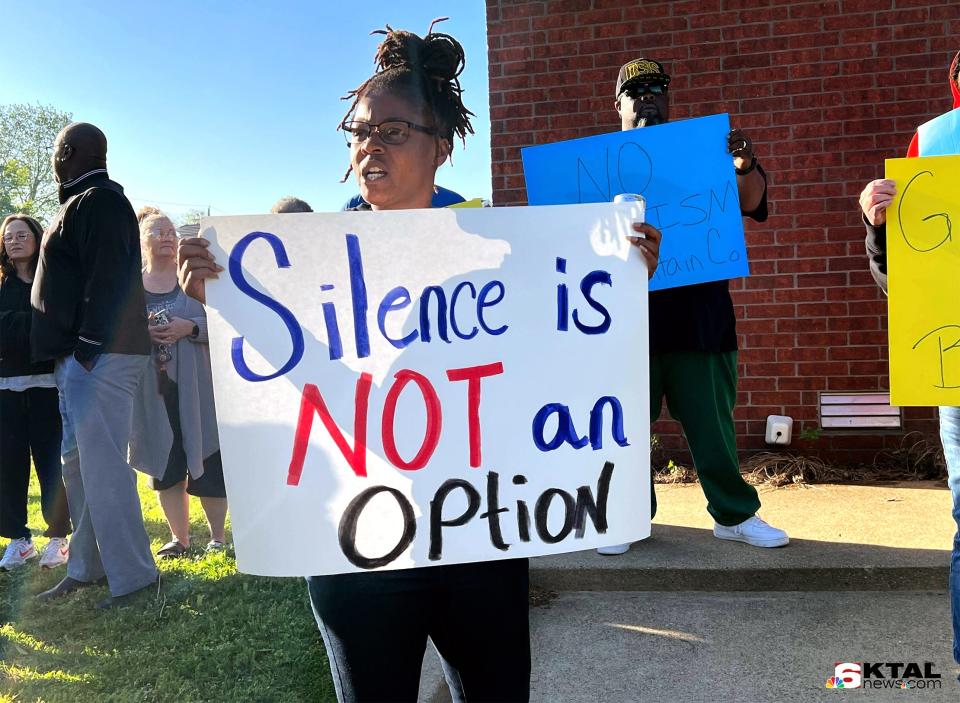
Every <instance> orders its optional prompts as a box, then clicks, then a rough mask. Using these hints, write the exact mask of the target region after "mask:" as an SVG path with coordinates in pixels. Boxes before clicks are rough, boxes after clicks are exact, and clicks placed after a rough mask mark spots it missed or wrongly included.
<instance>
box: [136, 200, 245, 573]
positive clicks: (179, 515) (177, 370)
mask: <svg viewBox="0 0 960 703" xmlns="http://www.w3.org/2000/svg"><path fill="white" fill-rule="evenodd" d="M177 239H178V237H177V230H176V229H175V228H174V226H173V222H171V221H170V219H169V218H168V217H167V216H166V215H164V214H163V213H162V212H159V211H156V212H153V213H149V214H147V215H146V216H145V217H144V218H143V220H141V222H140V246H141V249H142V251H143V261H144V268H143V290H144V293H143V294H144V299H145V301H146V310H147V319H148V320H149V322H150V327H149V332H150V341H151V342H152V343H153V354H152V355H151V365H150V368H149V369H148V370H147V373H146V374H144V376H143V381H142V383H141V384H140V387H139V389H138V390H137V394H136V396H135V398H134V403H133V422H132V426H131V433H130V463H131V465H133V466H134V467H135V468H137V469H139V470H141V471H143V472H144V473H147V474H149V475H150V476H151V479H150V487H151V488H152V489H153V490H155V491H157V497H158V499H159V501H160V507H161V508H163V514H164V516H165V517H166V518H167V524H168V525H169V526H170V534H171V539H170V541H169V542H167V543H166V544H165V545H163V547H161V548H160V550H159V551H158V552H157V556H158V557H159V558H161V559H163V558H171V557H180V556H183V555H184V554H186V553H187V550H189V548H190V496H192V495H193V496H197V497H199V499H200V505H201V506H202V507H203V512H204V514H205V515H206V517H207V525H208V527H209V529H210V541H209V542H208V543H207V546H206V551H208V552H209V551H214V550H220V549H225V548H226V545H227V539H226V536H225V534H224V523H225V521H226V517H227V493H226V490H225V488H224V484H223V467H222V465H221V462H220V442H219V439H218V435H217V416H216V409H215V407H214V402H213V377H212V375H211V371H210V349H209V346H208V344H207V316H206V314H205V313H204V310H203V305H201V304H200V303H199V302H197V301H196V300H194V299H193V298H189V297H187V296H186V295H184V293H183V291H182V290H180V286H179V284H178V283H177Z"/></svg>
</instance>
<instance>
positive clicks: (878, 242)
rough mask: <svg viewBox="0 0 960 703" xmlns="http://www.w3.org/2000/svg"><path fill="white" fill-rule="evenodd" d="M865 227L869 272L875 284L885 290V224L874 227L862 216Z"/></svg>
mask: <svg viewBox="0 0 960 703" xmlns="http://www.w3.org/2000/svg"><path fill="white" fill-rule="evenodd" d="M863 225H864V227H866V228H867V256H869V257H870V273H871V274H872V275H873V280H875V281H876V282H877V285H878V286H880V287H881V288H882V289H883V292H884V293H886V292H887V225H886V224H882V225H877V226H876V227H875V226H873V225H871V224H870V223H869V222H867V218H865V217H864V218H863Z"/></svg>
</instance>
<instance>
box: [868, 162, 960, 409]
mask: <svg viewBox="0 0 960 703" xmlns="http://www.w3.org/2000/svg"><path fill="white" fill-rule="evenodd" d="M886 177H887V178H890V179H893V180H895V181H896V182H897V195H896V197H895V198H894V199H893V202H892V203H891V204H890V207H889V208H888V210H887V273H888V288H889V294H890V402H891V403H892V404H894V405H960V231H958V232H957V233H956V236H955V235H954V232H953V224H954V223H957V224H960V190H958V184H960V156H931V157H926V158H921V159H887V162H886Z"/></svg>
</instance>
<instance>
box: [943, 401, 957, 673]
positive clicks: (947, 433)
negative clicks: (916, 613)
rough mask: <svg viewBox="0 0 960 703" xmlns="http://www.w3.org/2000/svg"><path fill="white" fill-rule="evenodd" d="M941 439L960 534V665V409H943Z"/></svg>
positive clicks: (953, 574) (953, 576)
mask: <svg viewBox="0 0 960 703" xmlns="http://www.w3.org/2000/svg"><path fill="white" fill-rule="evenodd" d="M940 439H941V441H942V442H943V455H944V456H945V457H946V459H947V483H948V485H949V486H950V493H951V495H953V519H954V521H955V522H956V523H957V534H956V535H954V538H953V556H952V557H951V559H950V608H951V610H952V611H953V658H954V660H955V661H956V662H957V663H960V408H947V407H942V408H940Z"/></svg>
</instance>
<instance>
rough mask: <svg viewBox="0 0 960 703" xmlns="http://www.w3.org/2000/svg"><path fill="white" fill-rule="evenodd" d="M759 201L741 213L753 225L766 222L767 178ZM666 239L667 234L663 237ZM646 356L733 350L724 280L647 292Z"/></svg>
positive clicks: (731, 316)
mask: <svg viewBox="0 0 960 703" xmlns="http://www.w3.org/2000/svg"><path fill="white" fill-rule="evenodd" d="M757 170H758V171H760V174H761V175H762V176H763V180H764V189H763V198H761V199H760V204H759V205H758V206H757V209H756V210H754V211H753V212H743V211H741V214H742V215H744V216H745V217H749V218H751V219H753V220H756V221H757V222H763V221H764V220H766V219H767V189H766V180H767V175H766V174H765V173H764V172H763V169H761V168H760V167H759V166H757ZM667 236H669V235H667ZM649 314H650V353H651V354H663V353H666V352H691V351H703V352H730V351H736V350H737V318H736V315H735V314H734V312H733V300H732V299H731V298H730V285H729V282H728V281H711V282H709V283H698V284H696V285H692V286H682V287H680V288H669V289H667V290H658V291H653V292H651V293H650V313H649Z"/></svg>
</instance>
